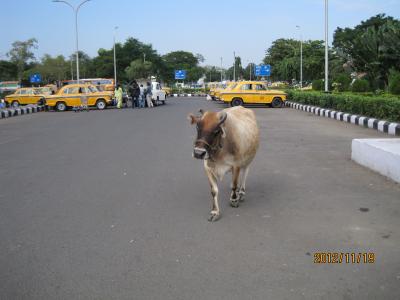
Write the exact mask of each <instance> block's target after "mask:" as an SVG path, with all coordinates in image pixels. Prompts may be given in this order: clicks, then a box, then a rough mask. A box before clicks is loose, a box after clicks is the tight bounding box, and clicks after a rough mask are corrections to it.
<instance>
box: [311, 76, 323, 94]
mask: <svg viewBox="0 0 400 300" xmlns="http://www.w3.org/2000/svg"><path fill="white" fill-rule="evenodd" d="M312 89H313V90H314V91H322V90H323V89H324V81H323V80H322V79H317V80H313V82H312Z"/></svg>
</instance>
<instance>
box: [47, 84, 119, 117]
mask: <svg viewBox="0 0 400 300" xmlns="http://www.w3.org/2000/svg"><path fill="white" fill-rule="evenodd" d="M83 99H84V101H87V105H88V106H95V107H97V108H98V109H105V108H106V107H107V106H108V105H112V99H113V92H107V91H102V92H100V91H98V90H97V88H96V87H95V86H94V85H91V84H68V85H65V86H63V87H62V88H61V89H60V90H59V91H58V92H57V93H56V94H55V95H50V96H46V104H47V106H49V107H50V108H55V109H56V110H58V111H65V110H67V109H68V108H71V107H78V106H81V105H82V101H83Z"/></svg>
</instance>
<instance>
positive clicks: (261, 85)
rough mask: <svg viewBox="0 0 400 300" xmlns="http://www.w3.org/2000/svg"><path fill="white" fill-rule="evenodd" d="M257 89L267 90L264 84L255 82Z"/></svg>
mask: <svg viewBox="0 0 400 300" xmlns="http://www.w3.org/2000/svg"><path fill="white" fill-rule="evenodd" d="M255 87H256V90H257V91H265V90H267V88H266V86H265V85H263V84H256V85H255Z"/></svg>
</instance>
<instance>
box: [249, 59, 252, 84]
mask: <svg viewBox="0 0 400 300" xmlns="http://www.w3.org/2000/svg"><path fill="white" fill-rule="evenodd" d="M251 65H252V63H249V66H250V81H251Z"/></svg>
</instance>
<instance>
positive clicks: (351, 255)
mask: <svg viewBox="0 0 400 300" xmlns="http://www.w3.org/2000/svg"><path fill="white" fill-rule="evenodd" d="M314 263H316V264H342V263H346V264H363V263H364V264H373V263H375V253H374V252H358V253H356V252H315V253H314Z"/></svg>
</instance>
